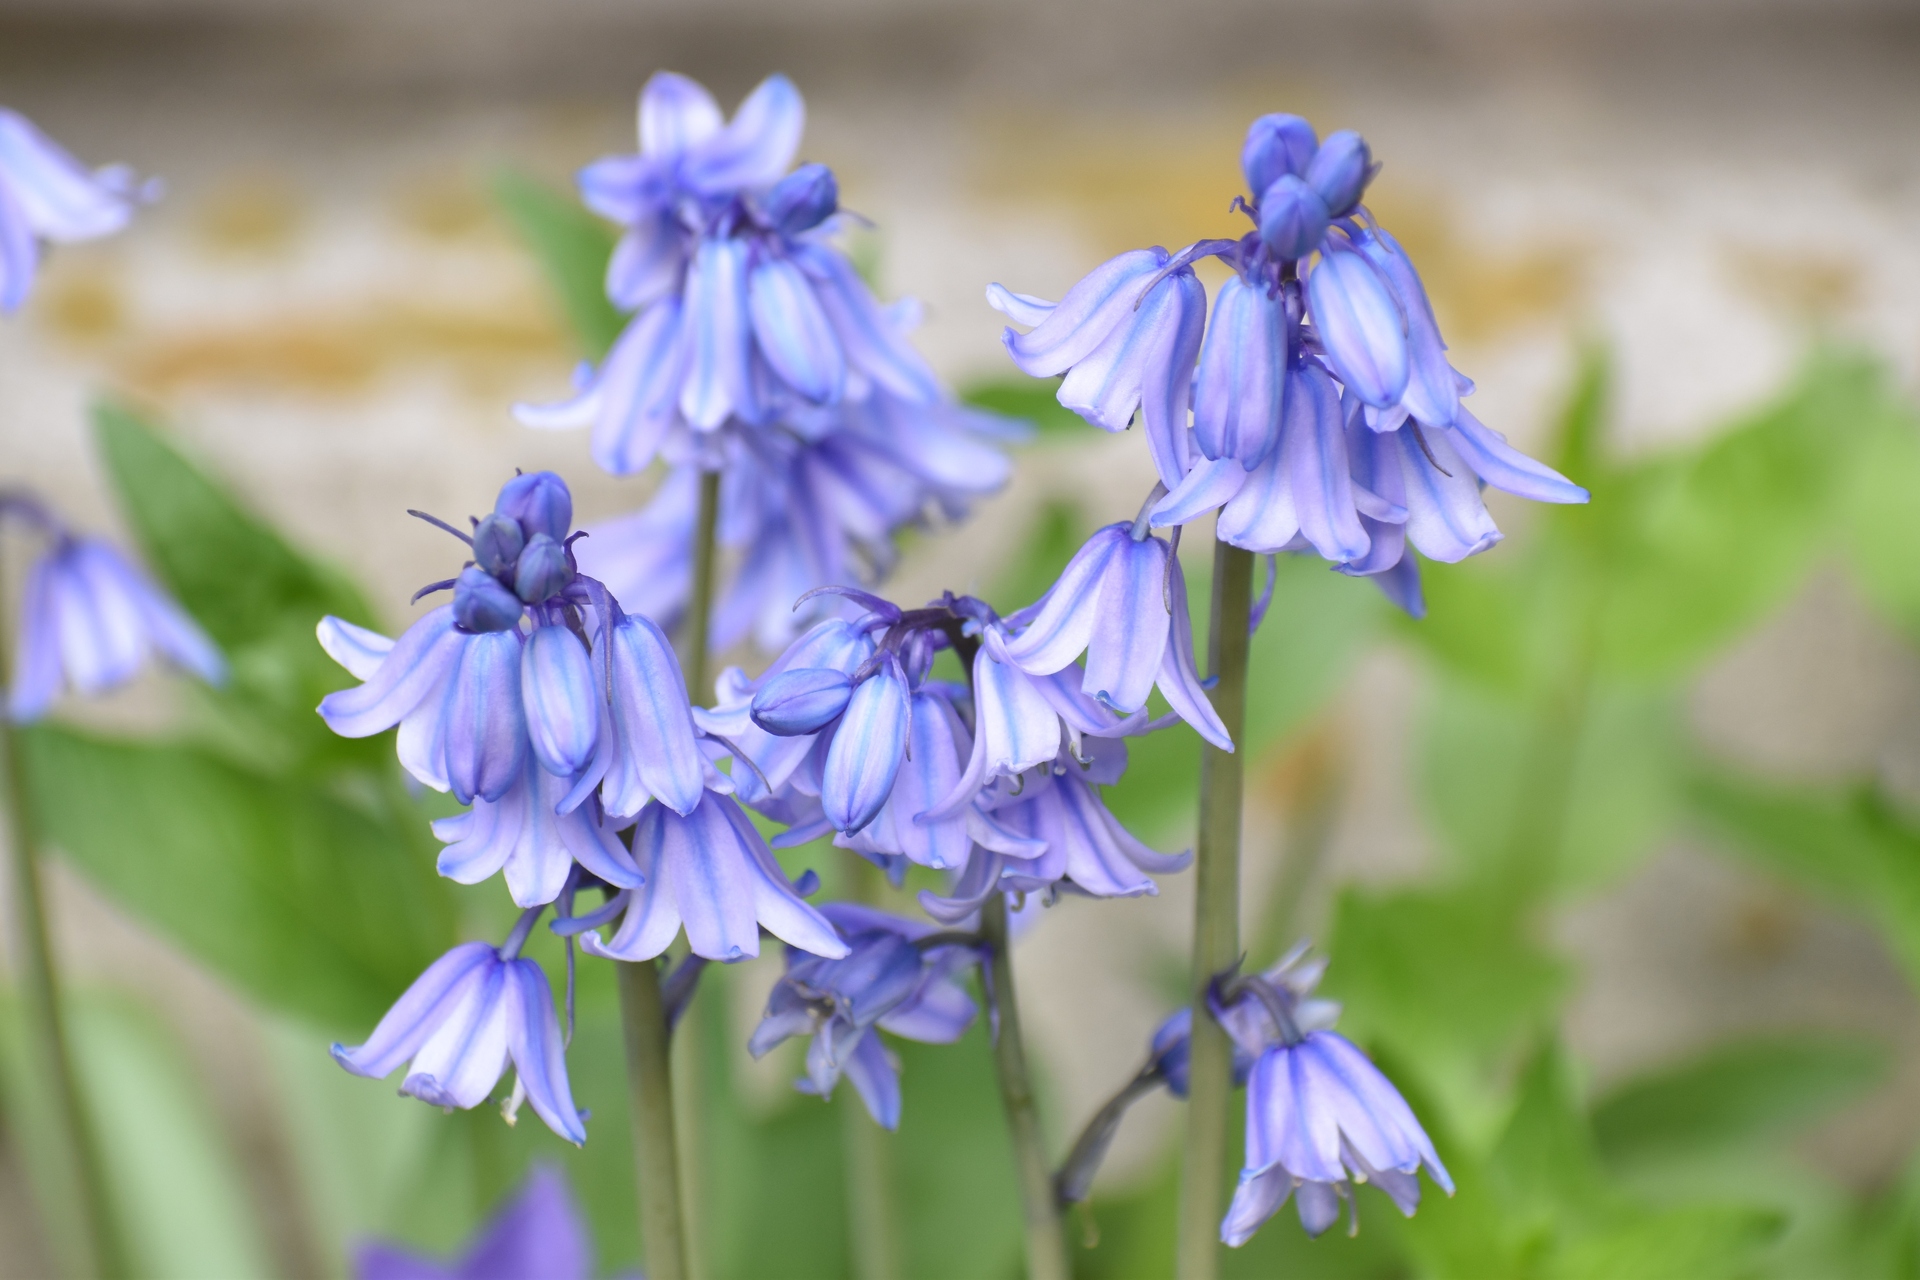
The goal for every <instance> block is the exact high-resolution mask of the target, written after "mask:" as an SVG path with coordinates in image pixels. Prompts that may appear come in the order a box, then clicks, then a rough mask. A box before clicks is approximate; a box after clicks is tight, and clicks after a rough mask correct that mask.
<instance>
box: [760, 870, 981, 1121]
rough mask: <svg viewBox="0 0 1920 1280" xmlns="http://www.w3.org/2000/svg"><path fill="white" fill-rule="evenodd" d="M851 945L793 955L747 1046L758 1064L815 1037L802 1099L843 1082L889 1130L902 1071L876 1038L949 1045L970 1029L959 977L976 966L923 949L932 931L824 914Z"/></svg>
mask: <svg viewBox="0 0 1920 1280" xmlns="http://www.w3.org/2000/svg"><path fill="white" fill-rule="evenodd" d="M821 913H822V914H823V915H825V916H826V917H827V918H828V919H829V920H831V921H832V922H833V924H834V925H835V926H836V927H837V928H838V929H839V930H840V932H841V934H842V935H843V936H844V937H845V938H846V941H847V946H846V948H844V949H843V953H842V954H841V955H840V956H838V957H828V956H820V955H813V954H809V953H808V952H807V951H806V950H804V949H801V948H798V947H789V948H788V949H787V971H786V974H785V976H783V977H782V978H781V979H780V981H779V982H778V983H777V984H775V986H774V988H773V992H772V994H771V995H770V996H769V997H768V998H767V1011H766V1015H765V1016H764V1017H763V1018H762V1019H761V1021H760V1025H759V1026H758V1027H757V1028H755V1030H754V1033H753V1037H752V1039H750V1040H749V1041H748V1042H747V1050H748V1052H750V1053H751V1054H753V1056H754V1057H756V1058H758V1057H762V1056H764V1055H765V1054H766V1053H767V1052H768V1051H769V1050H771V1049H772V1048H773V1047H774V1046H775V1045H777V1044H779V1043H780V1042H782V1041H783V1040H786V1039H788V1038H789V1037H792V1036H800V1035H805V1036H811V1037H812V1042H811V1043H810V1044H809V1045H808V1046H807V1074H806V1075H805V1076H804V1077H803V1078H801V1079H800V1080H799V1081H797V1082H796V1084H795V1087H796V1088H798V1089H799V1090H800V1091H801V1092H803V1093H812V1094H817V1095H818V1096H820V1097H822V1098H828V1097H832V1096H833V1088H834V1086H835V1085H836V1084H838V1083H839V1080H840V1077H841V1075H842V1073H844V1074H845V1075H846V1076H847V1077H848V1078H849V1079H851V1080H852V1081H853V1087H854V1089H855V1090H856V1091H857V1092H858V1093H859V1094H860V1100H861V1101H862V1102H864V1103H865V1104H866V1108H867V1113H868V1114H869V1115H871V1116H872V1117H873V1118H874V1120H875V1121H877V1122H878V1123H879V1124H880V1125H882V1126H883V1127H885V1128H888V1129H894V1128H897V1127H899V1124H900V1081H899V1069H898V1067H897V1066H896V1065H895V1063H894V1061H893V1058H892V1056H891V1055H890V1054H889V1053H888V1052H887V1050H886V1046H885V1045H884V1044H883V1043H882V1042H881V1040H880V1036H879V1031H882V1030H884V1031H887V1032H890V1033H891V1034H893V1035H897V1036H901V1037H903V1038H904V1039H908V1040H918V1041H920V1042H922V1043H925V1044H951V1043H952V1042H954V1041H956V1040H958V1039H959V1038H960V1037H961V1036H962V1035H964V1034H965V1033H966V1030H967V1027H968V1026H970V1025H971V1024H972V1022H973V1017H974V1012H975V1010H974V1004H973V1001H972V999H970V998H969V997H968V995H967V993H966V990H965V988H964V987H963V986H962V985H961V983H960V975H961V974H962V973H963V972H964V971H965V970H966V969H967V968H968V967H970V966H972V965H973V964H975V963H976V962H977V960H978V956H977V955H976V954H975V952H974V951H973V950H972V949H971V948H969V947H966V946H961V945H947V944H939V945H926V944H927V942H928V940H929V939H932V938H933V937H934V936H935V930H934V928H933V926H931V925H925V924H921V923H919V922H917V921H913V920H906V919H903V918H901V917H899V916H894V915H889V914H887V913H886V912H883V911H876V910H874V909H873V908H871V907H863V906H859V905H856V904H854V903H846V902H834V903H828V904H826V905H825V906H823V907H822V908H821Z"/></svg>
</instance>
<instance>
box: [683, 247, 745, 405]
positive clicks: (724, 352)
mask: <svg viewBox="0 0 1920 1280" xmlns="http://www.w3.org/2000/svg"><path fill="white" fill-rule="evenodd" d="M684 296H685V306H686V327H687V335H686V360H687V366H686V376H685V380H684V381H683V382H682V383H681V385H680V413H681V416H682V417H684V418H686V420H687V422H688V423H689V424H690V425H692V426H694V427H696V428H698V429H699V430H702V431H711V430H713V429H714V428H716V427H718V426H719V425H720V424H721V423H723V422H725V421H726V420H727V417H728V415H729V414H739V415H740V416H742V417H747V418H751V417H752V416H753V412H752V410H753V403H754V402H753V389H752V386H751V384H750V381H749V378H748V372H747V355H748V351H749V338H748V331H749V326H750V324H751V321H750V320H749V318H748V316H747V244H746V242H745V241H744V240H734V239H725V238H717V237H708V238H707V239H705V240H702V241H701V242H700V248H699V249H698V250H697V251H696V252H695V254H694V258H693V267H692V270H690V271H689V272H688V273H687V284H686V292H685V295H684Z"/></svg>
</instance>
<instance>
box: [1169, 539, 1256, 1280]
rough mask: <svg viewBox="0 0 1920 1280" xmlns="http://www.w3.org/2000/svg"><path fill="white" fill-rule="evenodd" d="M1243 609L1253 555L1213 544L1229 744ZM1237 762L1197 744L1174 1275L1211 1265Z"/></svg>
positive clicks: (1235, 924) (1220, 1199)
mask: <svg viewBox="0 0 1920 1280" xmlns="http://www.w3.org/2000/svg"><path fill="white" fill-rule="evenodd" d="M1252 607H1253V555H1252V553H1251V552H1247V551H1242V550H1241V549H1240V548H1238V547H1232V546H1228V545H1227V544H1226V543H1224V542H1215V543H1214V546H1213V626H1212V632H1211V637H1210V640H1209V649H1210V650H1211V652H1212V654H1213V671H1214V675H1215V677H1216V678H1217V683H1216V684H1215V685H1214V688H1213V709H1214V710H1215V711H1216V712H1218V713H1219V715H1220V719H1221V721H1222V723H1224V724H1225V725H1226V727H1227V733H1228V734H1229V735H1230V736H1231V737H1232V738H1233V740H1234V742H1235V743H1236V744H1240V743H1241V740H1242V737H1243V735H1242V732H1241V731H1242V729H1243V728H1244V727H1245V725H1246V718H1247V619H1248V617H1249V616H1250V614H1251V611H1252ZM1243 764H1244V762H1243V761H1242V760H1241V758H1240V755H1239V753H1237V752H1231V751H1222V750H1220V749H1219V748H1217V747H1214V746H1212V745H1210V744H1204V743H1203V744H1202V745H1201V748H1200V830H1199V839H1198V841H1197V842H1196V849H1195V856H1194V871H1193V874H1194V903H1193V988H1192V990H1193V1040H1192V1045H1193V1049H1192V1053H1193V1056H1192V1059H1191V1066H1190V1068H1189V1071H1190V1076H1189V1081H1190V1083H1189V1086H1188V1096H1187V1141H1186V1152H1185V1159H1184V1164H1183V1167H1182V1170H1181V1179H1180V1221H1179V1245H1178V1252H1177V1253H1176V1255H1175V1258H1176V1262H1177V1273H1178V1275H1179V1276H1180V1280H1213V1277H1214V1276H1215V1275H1217V1274H1218V1272H1219V1264H1220V1215H1221V1213H1222V1212H1223V1211H1224V1210H1225V1208H1226V1195H1225V1184H1226V1161H1227V1122H1228V1114H1227V1112H1228V1103H1229V1101H1230V1095H1231V1094H1232V1091H1233V1079H1232V1066H1233V1055H1232V1050H1231V1047H1230V1046H1229V1044H1228V1042H1227V1036H1226V1032H1224V1031H1222V1030H1221V1029H1220V1025H1219V1024H1218V1023H1216V1022H1215V1021H1214V1020H1213V1017H1212V1015H1211V1014H1210V1013H1209V1012H1208V1009H1207V984H1208V983H1209V982H1211V981H1212V980H1213V976H1214V975H1215V974H1217V973H1221V972H1223V971H1225V970H1226V969H1228V968H1229V967H1230V966H1232V965H1233V963H1234V962H1235V961H1237V960H1238V959H1239V958H1240V801H1241V792H1242V790H1243V785H1244V781H1245V779H1244V768H1243Z"/></svg>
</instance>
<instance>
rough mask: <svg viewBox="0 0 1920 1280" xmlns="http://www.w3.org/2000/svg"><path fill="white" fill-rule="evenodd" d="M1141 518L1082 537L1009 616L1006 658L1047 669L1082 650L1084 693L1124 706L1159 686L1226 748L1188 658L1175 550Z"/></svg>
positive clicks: (1037, 670) (1188, 633)
mask: <svg viewBox="0 0 1920 1280" xmlns="http://www.w3.org/2000/svg"><path fill="white" fill-rule="evenodd" d="M1142 523H1143V522H1126V521H1123V522H1121V523H1119V524H1111V525H1108V526H1107V527H1106V528H1104V529H1101V530H1099V531H1098V532H1096V533H1095V534H1094V535H1093V536H1092V537H1091V538H1089V539H1087V541H1086V543H1085V545H1083V546H1082V547H1081V548H1080V550H1079V551H1077V552H1075V553H1074V556H1073V559H1072V560H1071V561H1069V562H1068V564H1067V567H1066V569H1065V570H1063V571H1062V572H1061V574H1060V578H1059V580H1058V581H1057V582H1055V583H1054V584H1053V586H1051V587H1049V588H1048V589H1047V593H1046V595H1045V596H1043V597H1042V598H1041V599H1040V600H1039V601H1038V602H1037V603H1035V604H1034V605H1032V606H1030V607H1029V608H1027V609H1025V610H1022V611H1021V614H1020V615H1018V616H1019V617H1021V618H1022V619H1024V620H1025V624H1024V626H1023V627H1022V629H1021V630H1020V631H1019V633H1018V634H1016V635H1015V636H1014V637H1013V639H1012V640H1011V641H1009V642H1008V644H1007V646H1006V654H1007V657H1008V658H1009V659H1010V660H1011V661H1012V662H1013V663H1014V664H1015V665H1016V666H1018V667H1020V668H1021V669H1022V670H1024V671H1027V672H1030V673H1033V674H1035V675H1052V674H1053V673H1055V672H1058V671H1061V670H1064V669H1065V668H1066V667H1067V666H1068V665H1069V664H1071V663H1072V662H1073V661H1074V660H1075V659H1077V658H1078V657H1079V656H1080V655H1081V654H1082V653H1085V654H1086V658H1087V665H1086V674H1085V675H1084V676H1083V677H1082V680H1081V688H1082V690H1083V691H1084V692H1085V693H1087V694H1088V695H1089V696H1090V697H1093V698H1095V699H1098V700H1099V701H1100V702H1101V703H1102V704H1104V705H1106V706H1108V707H1111V708H1113V709H1114V710H1116V711H1119V712H1121V713H1122V714H1129V713H1132V712H1135V711H1138V710H1140V709H1141V708H1142V707H1144V706H1145V705H1146V701H1147V694H1148V692H1149V691H1151V690H1152V689H1154V688H1158V689H1159V690H1160V693H1161V695H1162V696H1163V697H1165V698H1166V700H1167V704H1168V705H1169V706H1171V707H1172V708H1173V710H1174V712H1175V713H1176V714H1178V715H1179V717H1180V718H1181V719H1182V720H1185V721H1186V722H1187V723H1188V724H1190V725H1192V726H1193V727H1194V729H1195V730H1196V731H1197V732H1198V733H1199V734H1200V736H1201V737H1203V738H1205V739H1206V740H1207V741H1208V742H1211V743H1213V744H1214V745H1215V746H1217V747H1219V748H1220V749H1221V750H1223V751H1231V750H1233V741H1232V739H1231V738H1229V737H1228V735H1227V730H1226V726H1225V725H1223V724H1221V722H1220V717H1219V715H1218V714H1217V713H1215V711H1214V709H1213V704H1212V703H1211V702H1210V701H1208V699H1207V695H1206V692H1205V690H1203V689H1202V688H1201V685H1200V675H1199V672H1198V671H1197V670H1196V669H1195V666H1194V654H1193V623H1192V620H1191V618H1190V617H1189V616H1188V612H1187V585H1186V576H1185V574H1184V573H1183V572H1182V570H1181V568H1180V561H1179V558H1178V557H1177V556H1175V555H1174V554H1173V550H1172V548H1171V547H1170V546H1169V545H1168V543H1167V542H1166V541H1165V540H1164V539H1161V538H1158V537H1153V536H1150V535H1147V534H1146V532H1145V529H1144V527H1142Z"/></svg>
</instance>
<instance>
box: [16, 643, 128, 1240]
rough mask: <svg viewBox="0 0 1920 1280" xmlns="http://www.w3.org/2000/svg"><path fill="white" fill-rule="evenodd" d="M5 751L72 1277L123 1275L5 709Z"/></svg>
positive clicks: (33, 823) (23, 980)
mask: <svg viewBox="0 0 1920 1280" xmlns="http://www.w3.org/2000/svg"><path fill="white" fill-rule="evenodd" d="M5 626H6V620H5V618H4V617H0V670H7V669H8V659H7V652H6V648H7V646H6V643H5V639H4V632H5ZM0 752H4V753H5V755H6V765H5V767H6V788H7V817H8V829H7V844H8V848H9V850H10V852H11V853H12V862H13V910H14V916H15V928H16V930H17V936H18V938H19V950H20V956H19V959H20V984H21V986H22V988H23V994H24V995H25V997H26V998H25V1005H26V1010H25V1012H26V1028H27V1036H28V1039H29V1040H30V1041H32V1043H33V1050H34V1052H35V1054H36V1056H37V1058H38V1059H39V1061H38V1063H37V1065H38V1066H39V1067H40V1069H41V1070H42V1072H43V1073H44V1075H45V1078H46V1081H47V1085H48V1087H49V1088H50V1089H51V1091H52V1093H53V1126H52V1127H53V1129H54V1130H55V1131H56V1132H57V1133H58V1134H59V1141H60V1142H61V1144H62V1146H64V1147H65V1148H66V1150H65V1151H64V1153H63V1155H64V1159H65V1163H66V1165H67V1167H68V1168H69V1169H70V1170H71V1177H72V1180H73V1188H72V1195H73V1196H74V1207H75V1210H76V1213H77V1216H78V1218H79V1222H80V1228H81V1230H80V1234H81V1236H82V1237H83V1238H82V1239H81V1240H80V1241H78V1242H76V1243H77V1248H75V1249H74V1250H73V1252H74V1255H75V1256H74V1257H73V1258H72V1266H73V1268H74V1273H75V1274H76V1275H79V1276H83V1277H91V1276H124V1275H126V1274H127V1262H126V1255H125V1253H124V1252H123V1251H122V1249H121V1245H120V1238H119V1234H118V1232H117V1231H116V1229H115V1224H114V1221H113V1211H112V1206H111V1203H110V1201H109V1200H108V1196H107V1178H106V1170H105V1168H104V1167H103V1165H102V1163H101V1158H100V1148H99V1144H98V1142H97V1140H96V1138H95V1136H94V1131H93V1121H92V1117H91V1116H89V1115H88V1114H87V1108H86V1104H85V1102H84V1101H83V1099H82V1098H81V1096H80V1083H79V1079H78V1078H77V1076H76V1075H75V1073H74V1067H73V1049H72V1046H71V1042H70V1041H69V1039H68V1037H67V1024H66V1015H65V1011H64V1009H63V1007H62V1005H61V1001H60V979H59V973H58V971H57V970H56V968H55V967H54V960H53V942H52V938H51V936H50V934H49V931H48V928H47V905H46V893H45V890H44V888H43V887H42V885H41V881H40V857H39V849H40V841H39V823H38V820H37V818H36V815H35V813H34V810H33V794H32V791H31V788H30V784H29V783H28V780H27V766H26V759H25V757H24V756H23V755H22V753H21V750H20V735H19V733H18V732H17V730H16V729H15V726H14V724H13V721H12V720H10V719H8V718H7V716H6V714H5V712H4V710H3V709H0Z"/></svg>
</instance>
